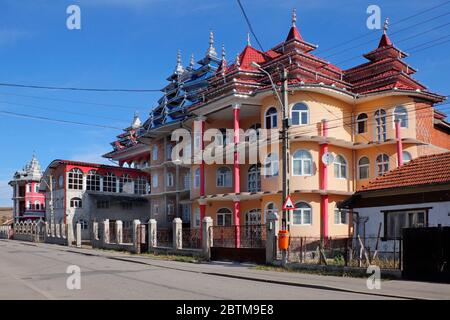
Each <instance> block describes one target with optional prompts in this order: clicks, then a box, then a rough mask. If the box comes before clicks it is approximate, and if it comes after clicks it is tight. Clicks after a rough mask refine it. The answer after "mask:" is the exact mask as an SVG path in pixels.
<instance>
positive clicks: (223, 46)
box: [222, 44, 226, 60]
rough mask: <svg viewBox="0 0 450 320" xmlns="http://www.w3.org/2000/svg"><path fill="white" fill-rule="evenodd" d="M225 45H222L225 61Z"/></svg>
mask: <svg viewBox="0 0 450 320" xmlns="http://www.w3.org/2000/svg"><path fill="white" fill-rule="evenodd" d="M225 53H226V52H225V45H224V44H223V45H222V60H225Z"/></svg>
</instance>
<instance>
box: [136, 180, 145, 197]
mask: <svg viewBox="0 0 450 320" xmlns="http://www.w3.org/2000/svg"><path fill="white" fill-rule="evenodd" d="M134 193H135V194H146V193H147V178H146V177H139V178H137V179H136V181H135V183H134Z"/></svg>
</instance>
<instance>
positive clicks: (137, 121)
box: [131, 111, 142, 129]
mask: <svg viewBox="0 0 450 320" xmlns="http://www.w3.org/2000/svg"><path fill="white" fill-rule="evenodd" d="M141 125H142V122H141V119H139V112H138V111H135V112H134V117H133V122H131V128H132V129H137V128H139V127H140V126H141Z"/></svg>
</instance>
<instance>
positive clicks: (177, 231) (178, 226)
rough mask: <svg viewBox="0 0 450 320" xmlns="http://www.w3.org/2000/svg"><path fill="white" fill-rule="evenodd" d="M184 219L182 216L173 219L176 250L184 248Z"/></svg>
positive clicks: (174, 246)
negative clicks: (182, 219)
mask: <svg viewBox="0 0 450 320" xmlns="http://www.w3.org/2000/svg"><path fill="white" fill-rule="evenodd" d="M182 229H183V221H181V219H180V218H175V219H173V222H172V230H173V235H172V236H173V248H174V249H175V250H181V249H182V248H183V239H182V237H183V236H182V232H183V230H182Z"/></svg>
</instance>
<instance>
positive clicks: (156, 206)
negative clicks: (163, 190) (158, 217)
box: [153, 204, 159, 214]
mask: <svg viewBox="0 0 450 320" xmlns="http://www.w3.org/2000/svg"><path fill="white" fill-rule="evenodd" d="M153 214H159V205H157V204H154V205H153Z"/></svg>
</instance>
